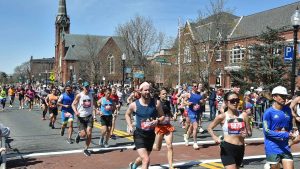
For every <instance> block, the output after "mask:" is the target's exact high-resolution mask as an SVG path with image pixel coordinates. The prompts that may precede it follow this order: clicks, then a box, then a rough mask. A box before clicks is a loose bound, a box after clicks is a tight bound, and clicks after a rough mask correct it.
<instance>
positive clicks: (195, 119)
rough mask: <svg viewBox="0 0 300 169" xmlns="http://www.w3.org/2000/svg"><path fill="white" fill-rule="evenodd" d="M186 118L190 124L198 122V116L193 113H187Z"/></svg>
mask: <svg viewBox="0 0 300 169" xmlns="http://www.w3.org/2000/svg"><path fill="white" fill-rule="evenodd" d="M188 116H189V119H190V122H191V123H195V122H197V123H198V122H199V117H200V116H199V115H198V114H196V113H194V112H188Z"/></svg>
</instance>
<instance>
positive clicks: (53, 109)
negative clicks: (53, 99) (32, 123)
mask: <svg viewBox="0 0 300 169" xmlns="http://www.w3.org/2000/svg"><path fill="white" fill-rule="evenodd" d="M49 114H53V115H54V116H57V114H58V109H57V107H55V108H51V107H49Z"/></svg>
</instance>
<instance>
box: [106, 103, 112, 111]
mask: <svg viewBox="0 0 300 169" xmlns="http://www.w3.org/2000/svg"><path fill="white" fill-rule="evenodd" d="M104 108H105V110H106V111H111V110H112V106H111V105H110V104H108V105H105V107H104Z"/></svg>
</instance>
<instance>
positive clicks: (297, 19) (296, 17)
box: [291, 7, 300, 96]
mask: <svg viewBox="0 0 300 169" xmlns="http://www.w3.org/2000/svg"><path fill="white" fill-rule="evenodd" d="M291 21H292V25H293V27H294V55H293V62H292V77H291V93H292V96H294V93H295V79H296V57H297V43H298V42H297V41H298V38H297V36H298V29H299V25H300V13H299V9H298V7H297V9H296V10H295V12H294V14H293V15H292V17H291Z"/></svg>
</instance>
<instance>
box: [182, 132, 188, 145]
mask: <svg viewBox="0 0 300 169" xmlns="http://www.w3.org/2000/svg"><path fill="white" fill-rule="evenodd" d="M183 139H184V143H185V145H186V146H188V145H189V137H188V135H187V134H183Z"/></svg>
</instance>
